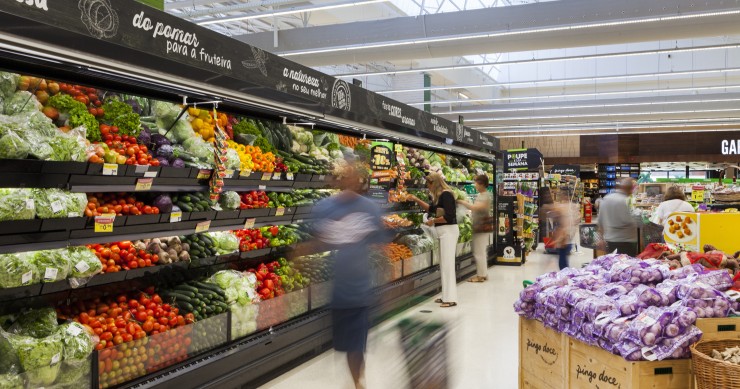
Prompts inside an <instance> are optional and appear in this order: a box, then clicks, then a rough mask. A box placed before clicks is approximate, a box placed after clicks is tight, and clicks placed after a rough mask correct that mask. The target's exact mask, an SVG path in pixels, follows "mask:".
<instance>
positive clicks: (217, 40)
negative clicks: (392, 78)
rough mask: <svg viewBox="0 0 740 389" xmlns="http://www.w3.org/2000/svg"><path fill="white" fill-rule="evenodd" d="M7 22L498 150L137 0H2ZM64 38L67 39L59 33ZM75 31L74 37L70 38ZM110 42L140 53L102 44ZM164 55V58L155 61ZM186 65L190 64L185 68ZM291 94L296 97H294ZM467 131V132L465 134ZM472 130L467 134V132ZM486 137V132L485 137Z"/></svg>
mask: <svg viewBox="0 0 740 389" xmlns="http://www.w3.org/2000/svg"><path fill="white" fill-rule="evenodd" d="M14 17H17V18H22V19H25V20H27V21H29V22H33V23H36V24H41V25H46V26H51V27H55V28H58V29H62V30H66V31H69V32H72V33H74V34H78V35H79V36H78V35H75V38H77V39H66V38H65V39H63V38H61V36H62V35H63V34H61V32H60V31H59V30H55V29H53V28H41V29H39V28H37V27H35V26H24V23H21V21H20V20H19V19H17V18H14ZM0 25H2V26H4V28H6V29H5V30H4V32H8V33H11V34H19V35H22V36H29V37H32V38H34V39H39V40H42V41H45V42H53V44H56V45H61V46H64V47H66V48H69V49H70V50H75V51H82V52H88V53H90V54H93V55H96V56H100V57H103V58H108V59H111V60H115V61H119V62H123V63H129V64H131V63H139V64H140V63H142V61H143V60H146V59H151V61H150V62H154V63H157V64H162V63H163V62H162V60H165V62H164V63H167V61H172V62H171V63H172V65H171V66H169V67H168V68H162V67H161V66H157V67H158V68H157V70H158V71H161V72H166V73H169V74H172V75H175V76H178V77H183V78H190V79H199V80H200V79H204V75H205V74H206V73H204V71H205V72H207V73H208V74H209V76H207V77H206V78H205V82H209V83H215V84H217V85H219V86H221V87H226V88H229V89H231V90H234V91H237V92H240V93H256V91H260V93H262V94H263V95H268V96H270V97H269V98H273V99H274V100H277V101H280V102H283V103H286V104H289V105H290V104H303V105H304V106H311V107H312V109H313V110H318V111H320V112H321V113H322V114H328V115H333V116H338V117H342V118H345V119H348V120H351V121H355V122H358V123H364V124H368V125H374V126H379V127H383V128H387V129H391V130H399V131H405V132H411V133H414V134H415V135H420V136H427V137H430V138H433V139H438V140H441V141H443V140H444V139H456V140H457V139H458V138H459V140H458V141H459V142H463V143H466V144H468V145H471V146H474V147H477V148H483V149H488V150H495V147H494V141H493V138H491V139H488V140H487V141H482V139H481V138H482V137H479V133H478V132H477V131H474V130H471V129H470V128H463V129H462V130H458V128H457V125H456V124H455V123H453V122H451V121H449V120H446V119H443V118H440V117H437V116H434V115H432V114H430V113H428V112H424V111H422V110H419V109H416V108H413V107H410V106H408V105H405V104H403V103H400V102H398V101H395V100H392V99H389V98H387V97H384V96H381V95H378V94H376V93H373V92H370V91H367V90H366V89H362V88H359V87H357V86H355V85H351V84H349V83H347V82H345V81H344V80H341V79H337V78H334V77H331V76H328V75H326V74H323V73H321V72H318V71H316V70H313V69H311V68H308V67H305V66H302V65H299V64H297V63H294V62H291V61H289V60H287V59H284V58H282V57H280V56H277V55H274V54H271V53H269V52H266V51H264V50H261V49H259V48H256V47H252V46H250V45H248V44H246V43H243V42H240V41H237V40H235V39H231V38H229V37H226V36H224V35H221V34H219V33H216V32H214V31H211V30H209V29H207V28H204V27H200V26H198V25H195V24H193V23H190V22H188V21H185V20H183V19H180V18H178V17H176V16H173V15H170V14H167V13H165V12H162V11H159V10H156V9H154V8H151V7H149V6H146V5H143V4H141V3H138V2H136V1H134V0H33V1H28V0H22V1H21V0H0ZM55 32H56V33H59V34H55ZM65 34H68V33H65ZM101 42H107V43H111V44H114V45H119V46H123V47H125V48H126V49H130V50H134V51H136V52H138V53H139V54H140V56H139V57H138V58H132V56H131V54H132V53H131V52H130V51H128V50H120V49H117V48H116V47H114V46H110V48H109V47H108V46H105V45H101ZM155 58H156V59H155ZM178 64H184V65H187V66H178ZM285 96H294V97H295V99H293V100H291V99H290V98H286V97H285ZM460 132H462V134H460ZM466 133H467V134H466ZM480 135H482V134H480Z"/></svg>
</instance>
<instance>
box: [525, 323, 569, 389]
mask: <svg viewBox="0 0 740 389" xmlns="http://www.w3.org/2000/svg"><path fill="white" fill-rule="evenodd" d="M567 364H568V341H567V337H566V336H565V335H563V334H561V333H560V332H557V331H555V330H552V329H550V328H547V327H545V326H544V325H543V324H542V323H541V322H539V321H537V320H531V319H525V318H523V317H520V318H519V388H538V389H559V388H563V389H564V388H566V385H565V382H566V366H567Z"/></svg>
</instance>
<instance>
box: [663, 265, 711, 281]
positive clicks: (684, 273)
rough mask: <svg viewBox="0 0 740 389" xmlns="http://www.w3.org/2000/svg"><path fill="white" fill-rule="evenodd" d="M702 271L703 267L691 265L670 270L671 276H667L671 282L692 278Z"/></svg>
mask: <svg viewBox="0 0 740 389" xmlns="http://www.w3.org/2000/svg"><path fill="white" fill-rule="evenodd" d="M703 271H704V266H702V265H700V264H698V263H695V264H693V265H689V266H684V267H679V268H678V269H675V270H671V274H670V275H669V276H668V278H669V279H671V280H682V279H684V278H688V277H693V276H695V275H696V274H699V273H701V272H703Z"/></svg>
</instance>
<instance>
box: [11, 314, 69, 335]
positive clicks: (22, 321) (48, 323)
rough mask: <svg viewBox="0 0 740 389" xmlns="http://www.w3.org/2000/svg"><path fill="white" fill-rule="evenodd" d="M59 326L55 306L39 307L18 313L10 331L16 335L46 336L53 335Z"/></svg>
mask: <svg viewBox="0 0 740 389" xmlns="http://www.w3.org/2000/svg"><path fill="white" fill-rule="evenodd" d="M57 326H58V325H57V313H56V311H55V310H54V308H39V309H32V310H29V311H25V312H23V313H21V314H20V315H18V318H17V319H16V320H15V322H14V323H13V325H12V326H10V328H8V332H10V333H11V334H15V335H22V336H32V337H34V338H44V337H47V336H50V335H52V334H53V333H54V331H55V330H56V328H57Z"/></svg>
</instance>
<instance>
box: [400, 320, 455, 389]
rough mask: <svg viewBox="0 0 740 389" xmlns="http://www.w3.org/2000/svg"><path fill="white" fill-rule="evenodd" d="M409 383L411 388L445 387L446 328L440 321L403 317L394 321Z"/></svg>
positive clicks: (446, 385) (441, 388) (429, 388)
mask: <svg viewBox="0 0 740 389" xmlns="http://www.w3.org/2000/svg"><path fill="white" fill-rule="evenodd" d="M398 328H399V330H400V332H401V346H402V348H403V353H404V357H405V358H406V371H407V372H408V375H409V384H410V385H411V387H412V388H414V389H446V388H447V387H448V367H447V345H446V340H447V328H446V326H445V325H444V324H441V323H428V322H422V321H418V320H414V319H404V320H401V321H400V322H399V323H398Z"/></svg>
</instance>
